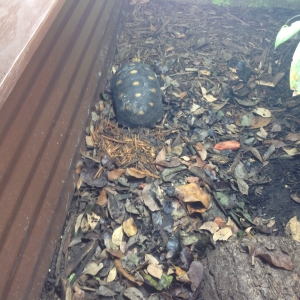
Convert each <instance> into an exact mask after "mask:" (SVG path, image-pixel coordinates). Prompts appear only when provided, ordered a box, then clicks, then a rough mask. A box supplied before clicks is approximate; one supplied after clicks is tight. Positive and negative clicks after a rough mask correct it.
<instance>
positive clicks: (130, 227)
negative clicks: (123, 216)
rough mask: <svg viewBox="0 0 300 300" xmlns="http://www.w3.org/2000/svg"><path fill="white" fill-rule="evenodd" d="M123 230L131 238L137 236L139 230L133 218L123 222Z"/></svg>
mask: <svg viewBox="0 0 300 300" xmlns="http://www.w3.org/2000/svg"><path fill="white" fill-rule="evenodd" d="M123 230H124V232H125V233H126V235H127V236H129V237H130V236H134V235H136V234H137V231H138V229H137V227H136V225H135V223H134V220H133V218H132V217H131V218H129V219H128V220H126V221H124V222H123Z"/></svg>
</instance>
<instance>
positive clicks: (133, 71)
mask: <svg viewBox="0 0 300 300" xmlns="http://www.w3.org/2000/svg"><path fill="white" fill-rule="evenodd" d="M137 72H138V71H137V70H131V71H130V72H129V73H130V74H136V73H137Z"/></svg>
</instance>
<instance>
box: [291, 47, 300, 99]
mask: <svg viewBox="0 0 300 300" xmlns="http://www.w3.org/2000/svg"><path fill="white" fill-rule="evenodd" d="M290 88H291V90H293V91H294V94H293V96H296V95H299V94H300V43H299V44H298V46H297V48H296V50H295V52H294V55H293V61H292V64H291V69H290Z"/></svg>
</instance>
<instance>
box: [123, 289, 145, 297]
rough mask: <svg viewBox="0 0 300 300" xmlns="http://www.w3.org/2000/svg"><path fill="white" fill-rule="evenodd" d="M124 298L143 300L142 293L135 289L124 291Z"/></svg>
mask: <svg viewBox="0 0 300 300" xmlns="http://www.w3.org/2000/svg"><path fill="white" fill-rule="evenodd" d="M124 296H126V297H127V298H128V299H130V300H145V298H144V296H143V294H142V292H141V291H140V290H138V289H137V288H135V287H129V288H127V289H126V290H125V291H124Z"/></svg>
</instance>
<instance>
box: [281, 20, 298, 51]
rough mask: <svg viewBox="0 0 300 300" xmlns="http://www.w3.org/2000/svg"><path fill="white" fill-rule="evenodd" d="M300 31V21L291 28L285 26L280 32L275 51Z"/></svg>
mask: <svg viewBox="0 0 300 300" xmlns="http://www.w3.org/2000/svg"><path fill="white" fill-rule="evenodd" d="M298 31H300V21H296V22H294V23H292V25H291V26H287V25H284V26H282V27H281V29H280V30H279V32H278V34H277V36H276V41H275V49H276V48H277V47H278V46H279V45H280V44H282V43H284V42H285V41H287V40H288V39H290V38H291V37H292V36H293V35H294V34H296V33H297V32H298Z"/></svg>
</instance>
